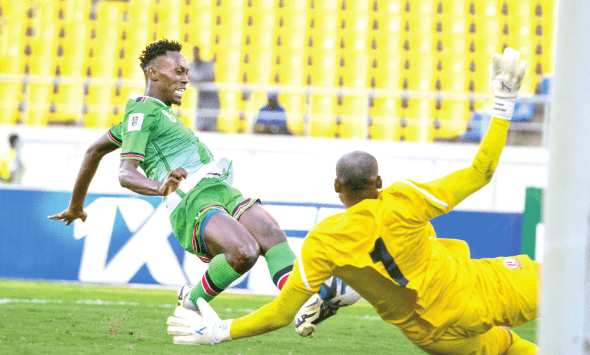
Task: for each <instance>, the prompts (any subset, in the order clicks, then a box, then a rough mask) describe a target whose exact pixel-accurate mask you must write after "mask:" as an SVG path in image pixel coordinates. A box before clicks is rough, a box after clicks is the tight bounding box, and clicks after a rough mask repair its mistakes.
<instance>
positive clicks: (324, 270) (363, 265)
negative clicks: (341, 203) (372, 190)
mask: <svg viewBox="0 0 590 355" xmlns="http://www.w3.org/2000/svg"><path fill="white" fill-rule="evenodd" d="M507 130H508V122H506V121H503V120H500V119H498V118H493V119H492V122H491V124H490V128H489V129H488V132H487V134H486V136H485V137H484V139H483V141H482V143H481V145H480V148H479V151H478V153H477V155H476V157H475V159H474V161H473V164H472V165H471V167H469V168H466V169H462V170H458V171H455V172H453V173H451V174H449V175H447V176H445V177H442V178H440V179H437V180H433V181H431V182H427V183H418V182H414V181H409V180H404V181H399V182H396V183H394V184H393V185H391V186H389V187H388V188H386V189H384V190H382V191H381V192H380V193H379V197H378V198H377V199H366V200H363V201H361V202H359V203H358V204H356V205H354V206H351V207H349V208H347V209H346V210H345V211H344V212H342V213H339V214H337V215H334V216H331V217H328V218H326V219H324V220H323V221H321V222H320V223H319V224H318V225H316V226H315V227H314V228H313V229H312V230H311V231H310V232H309V234H308V235H307V237H306V239H305V241H304V242H303V246H302V251H301V256H300V258H298V260H297V261H296V262H295V265H294V266H293V273H292V274H291V276H290V277H289V280H288V281H287V284H286V285H285V287H284V288H283V290H282V292H281V294H280V295H279V297H278V298H277V299H276V300H275V301H273V302H272V303H271V304H269V305H267V306H265V307H263V308H261V309H260V310H258V311H256V312H254V313H252V314H250V315H248V316H246V317H243V318H240V319H236V320H235V321H234V324H233V325H232V336H236V337H244V336H251V335H254V334H260V333H263V332H265V331H268V329H269V328H270V327H269V326H267V325H266V324H269V323H272V320H271V319H272V317H277V314H284V315H286V316H292V315H294V314H295V313H296V312H297V309H298V308H299V307H300V306H301V305H302V304H303V302H305V300H306V299H307V298H308V297H309V296H307V295H311V294H313V293H316V292H318V291H319V289H320V286H321V284H322V283H323V282H324V281H326V280H327V279H328V278H329V277H331V276H336V277H339V278H341V279H342V280H343V281H344V282H346V283H347V284H349V285H350V286H351V287H352V288H353V289H355V290H356V291H357V292H358V293H359V294H360V295H361V296H362V297H363V298H365V299H366V300H367V301H368V302H369V303H371V305H373V307H374V308H375V310H376V311H377V313H378V314H379V316H380V317H381V318H383V320H385V321H387V322H389V323H392V324H395V325H397V326H398V327H399V328H400V330H401V331H402V332H403V333H404V334H405V335H406V337H408V338H409V339H410V340H411V341H412V342H414V343H415V344H416V345H418V346H426V345H429V344H431V343H433V342H435V341H436V340H437V339H440V340H449V339H454V338H462V337H471V336H473V335H477V334H483V333H485V332H487V331H488V330H489V329H491V328H492V327H493V326H499V325H505V326H519V325H522V324H524V323H526V322H528V321H530V320H533V319H535V318H536V313H537V308H536V307H537V292H538V291H537V290H538V284H539V276H538V263H536V262H534V261H531V260H530V259H529V258H528V257H527V256H524V255H520V256H515V257H509V258H496V259H481V260H471V259H470V258H469V248H468V246H467V244H466V243H464V242H462V241H456V240H445V239H437V238H436V233H435V231H434V228H433V227H432V225H431V224H430V220H431V219H432V218H434V217H437V216H439V215H441V214H444V213H447V212H449V211H450V210H451V209H452V208H454V207H455V206H456V205H457V204H458V203H459V202H461V201H462V200H464V199H465V198H466V197H467V196H469V195H471V194H472V193H473V192H475V191H477V190H478V189H480V188H481V187H482V186H484V185H486V184H487V183H488V182H489V181H490V180H491V178H492V175H493V173H494V171H495V168H496V165H497V163H498V161H499V157H500V154H501V151H502V148H503V145H504V141H505V138H506V133H507ZM304 296H305V297H304Z"/></svg>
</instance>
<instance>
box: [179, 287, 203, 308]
mask: <svg viewBox="0 0 590 355" xmlns="http://www.w3.org/2000/svg"><path fill="white" fill-rule="evenodd" d="M192 289H193V287H192V286H191V285H184V286H182V287H181V288H180V290H178V292H177V294H178V305H179V306H181V307H182V308H186V309H190V310H191V311H194V312H198V309H197V307H196V306H195V305H194V304H193V303H192V302H191V300H190V295H191V291H192Z"/></svg>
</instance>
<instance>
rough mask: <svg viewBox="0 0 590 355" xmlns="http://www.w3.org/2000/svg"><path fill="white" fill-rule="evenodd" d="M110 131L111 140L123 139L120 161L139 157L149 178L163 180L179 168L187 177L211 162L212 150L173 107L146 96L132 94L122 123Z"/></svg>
mask: <svg viewBox="0 0 590 355" xmlns="http://www.w3.org/2000/svg"><path fill="white" fill-rule="evenodd" d="M117 131H120V133H119V132H117ZM109 132H110V134H109V136H111V135H112V136H113V137H112V138H111V140H113V138H115V140H116V139H117V138H118V139H119V143H121V141H122V143H121V148H122V150H121V160H127V159H132V160H139V161H140V164H139V166H140V167H141V168H142V169H143V171H144V172H145V174H146V176H147V177H148V178H150V179H152V180H157V181H160V182H164V179H166V176H167V175H168V173H170V171H172V170H174V169H176V168H179V167H182V168H184V169H185V170H186V172H187V174H188V175H189V176H190V175H192V174H193V173H195V172H196V171H198V170H199V169H200V168H202V167H203V166H204V165H205V164H207V163H210V162H211V161H213V154H212V153H211V151H210V150H209V149H208V148H207V147H206V146H205V145H204V144H203V143H201V142H200V141H199V138H198V137H197V136H196V135H195V133H194V132H193V131H192V130H191V129H189V128H188V127H187V126H185V124H184V123H183V122H182V121H181V120H179V119H178V118H177V117H176V115H175V114H174V112H173V111H172V107H170V106H167V105H166V104H164V103H163V102H162V101H160V100H158V99H154V98H152V97H149V96H140V95H136V94H131V97H130V98H129V101H127V106H126V107H125V118H124V119H123V122H122V123H121V124H119V125H117V126H115V127H113V128H112V129H111V130H110V131H109ZM117 135H118V137H117ZM115 140H113V141H114V142H115ZM115 143H117V142H115Z"/></svg>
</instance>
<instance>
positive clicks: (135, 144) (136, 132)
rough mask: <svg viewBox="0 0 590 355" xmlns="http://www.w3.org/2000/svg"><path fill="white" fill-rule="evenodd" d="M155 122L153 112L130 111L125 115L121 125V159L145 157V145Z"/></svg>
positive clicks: (141, 160) (140, 158)
mask: <svg viewBox="0 0 590 355" xmlns="http://www.w3.org/2000/svg"><path fill="white" fill-rule="evenodd" d="M155 124H156V116H155V115H154V113H153V112H149V113H146V112H140V111H136V112H133V111H132V112H130V113H129V114H128V115H126V116H125V119H124V120H123V122H122V125H123V129H122V131H123V134H122V136H123V145H122V149H121V160H128V159H133V160H139V161H140V162H143V160H144V159H145V151H146V147H147V144H148V141H149V138H150V135H151V134H152V131H153V128H154V127H155Z"/></svg>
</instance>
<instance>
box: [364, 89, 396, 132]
mask: <svg viewBox="0 0 590 355" xmlns="http://www.w3.org/2000/svg"><path fill="white" fill-rule="evenodd" d="M399 105H400V104H399V99H398V98H392V97H376V98H375V99H374V104H373V107H372V108H371V109H370V116H371V119H372V125H371V126H369V135H370V137H371V139H376V140H398V139H399V135H400V133H401V132H400V131H401V128H400V126H399V113H398V112H399Z"/></svg>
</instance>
